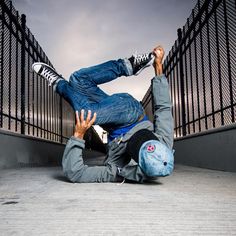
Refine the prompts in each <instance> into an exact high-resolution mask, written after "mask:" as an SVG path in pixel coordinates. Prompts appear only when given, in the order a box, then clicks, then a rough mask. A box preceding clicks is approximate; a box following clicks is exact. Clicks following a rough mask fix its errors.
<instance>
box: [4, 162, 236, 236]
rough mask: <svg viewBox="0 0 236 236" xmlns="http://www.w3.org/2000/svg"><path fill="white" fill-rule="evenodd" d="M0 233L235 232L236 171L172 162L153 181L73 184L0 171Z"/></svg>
mask: <svg viewBox="0 0 236 236" xmlns="http://www.w3.org/2000/svg"><path fill="white" fill-rule="evenodd" d="M0 235H1V236H4V235H33V236H34V235H114V236H115V235H181V236H182V235H184V236H188V235H214V236H215V235H236V173H227V172H220V171H211V170H205V169H199V168H192V167H186V166H176V169H175V172H174V174H173V175H172V176H170V177H166V178H160V179H159V180H158V181H157V182H155V183H149V184H144V185H140V184H128V183H124V184H122V185H117V184H116V183H105V184H72V183H69V182H67V181H66V180H65V178H64V177H63V174H62V171H61V168H59V167H40V168H21V169H8V170H1V171H0Z"/></svg>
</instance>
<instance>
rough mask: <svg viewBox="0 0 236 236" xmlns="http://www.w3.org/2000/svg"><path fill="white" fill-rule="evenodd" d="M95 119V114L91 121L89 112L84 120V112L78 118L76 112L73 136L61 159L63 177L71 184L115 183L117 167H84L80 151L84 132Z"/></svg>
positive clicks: (83, 145)
mask: <svg viewBox="0 0 236 236" xmlns="http://www.w3.org/2000/svg"><path fill="white" fill-rule="evenodd" d="M95 119H96V113H95V114H94V116H93V118H92V119H91V111H89V112H88V116H87V118H86V120H84V111H83V110H82V111H81V115H80V117H79V115H78V112H76V126H75V132H74V136H72V137H71V138H70V140H69V141H68V143H67V145H66V148H65V151H64V155H63V159H62V167H63V172H64V174H65V176H66V177H67V178H68V179H69V180H70V181H72V182H74V183H75V182H79V183H82V182H85V183H88V182H115V181H117V167H116V166H115V165H109V164H108V165H106V166H94V167H88V166H87V165H84V162H83V157H82V151H83V149H84V147H85V141H84V140H83V137H84V134H85V132H86V131H87V130H88V129H89V128H90V127H91V125H92V124H93V123H94V121H95Z"/></svg>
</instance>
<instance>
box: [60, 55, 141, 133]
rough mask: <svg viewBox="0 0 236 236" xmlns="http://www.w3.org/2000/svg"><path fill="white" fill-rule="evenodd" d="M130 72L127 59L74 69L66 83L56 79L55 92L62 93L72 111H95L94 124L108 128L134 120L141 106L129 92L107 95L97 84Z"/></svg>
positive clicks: (130, 122)
mask: <svg viewBox="0 0 236 236" xmlns="http://www.w3.org/2000/svg"><path fill="white" fill-rule="evenodd" d="M131 74H132V71H131V69H130V62H129V61H128V60H127V59H126V60H122V59H119V60H117V61H116V60H113V61H108V62H105V63H103V64H100V65H97V66H93V67H89V68H84V69H81V70H78V71H76V72H74V73H73V74H72V75H71V76H70V78H69V82H68V81H66V80H59V81H58V83H57V85H56V92H57V93H59V94H60V95H61V96H63V97H64V98H65V99H66V100H67V101H68V102H69V103H70V104H71V106H72V107H73V109H74V110H75V111H80V110H81V109H84V110H85V111H88V110H91V111H92V113H94V112H96V113H97V119H96V121H95V124H97V125H100V126H101V127H103V128H104V129H106V130H108V131H109V130H111V129H115V128H119V127H125V126H127V125H130V124H132V123H134V122H136V121H137V120H138V118H139V116H140V115H141V114H143V108H142V106H141V104H140V103H139V102H138V101H137V100H136V99H134V98H133V97H132V96H131V95H129V94H127V93H117V94H113V95H111V96H109V95H107V94H106V93H105V92H103V91H102V90H101V89H100V88H99V87H98V86H97V85H99V84H103V83H107V82H109V81H112V80H114V79H116V78H118V77H120V76H129V75H131Z"/></svg>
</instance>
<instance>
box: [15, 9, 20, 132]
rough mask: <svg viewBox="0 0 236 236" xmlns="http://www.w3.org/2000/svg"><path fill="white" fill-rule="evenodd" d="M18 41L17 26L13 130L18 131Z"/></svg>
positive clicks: (17, 15)
mask: <svg viewBox="0 0 236 236" xmlns="http://www.w3.org/2000/svg"><path fill="white" fill-rule="evenodd" d="M16 19H17V23H18V22H19V12H18V11H17V12H16ZM18 42H19V30H18V28H17V27H16V58H15V63H16V70H15V73H16V98H15V105H16V108H15V114H16V123H15V132H17V131H18V79H19V78H18V70H19V67H18V63H19V62H18V56H19V55H18Z"/></svg>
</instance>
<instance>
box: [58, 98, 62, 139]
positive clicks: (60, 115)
mask: <svg viewBox="0 0 236 236" xmlns="http://www.w3.org/2000/svg"><path fill="white" fill-rule="evenodd" d="M62 106H63V104H62V97H61V96H60V106H59V122H60V123H59V126H60V127H59V132H60V143H63V122H62V120H63V113H62V112H63V109H62Z"/></svg>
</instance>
